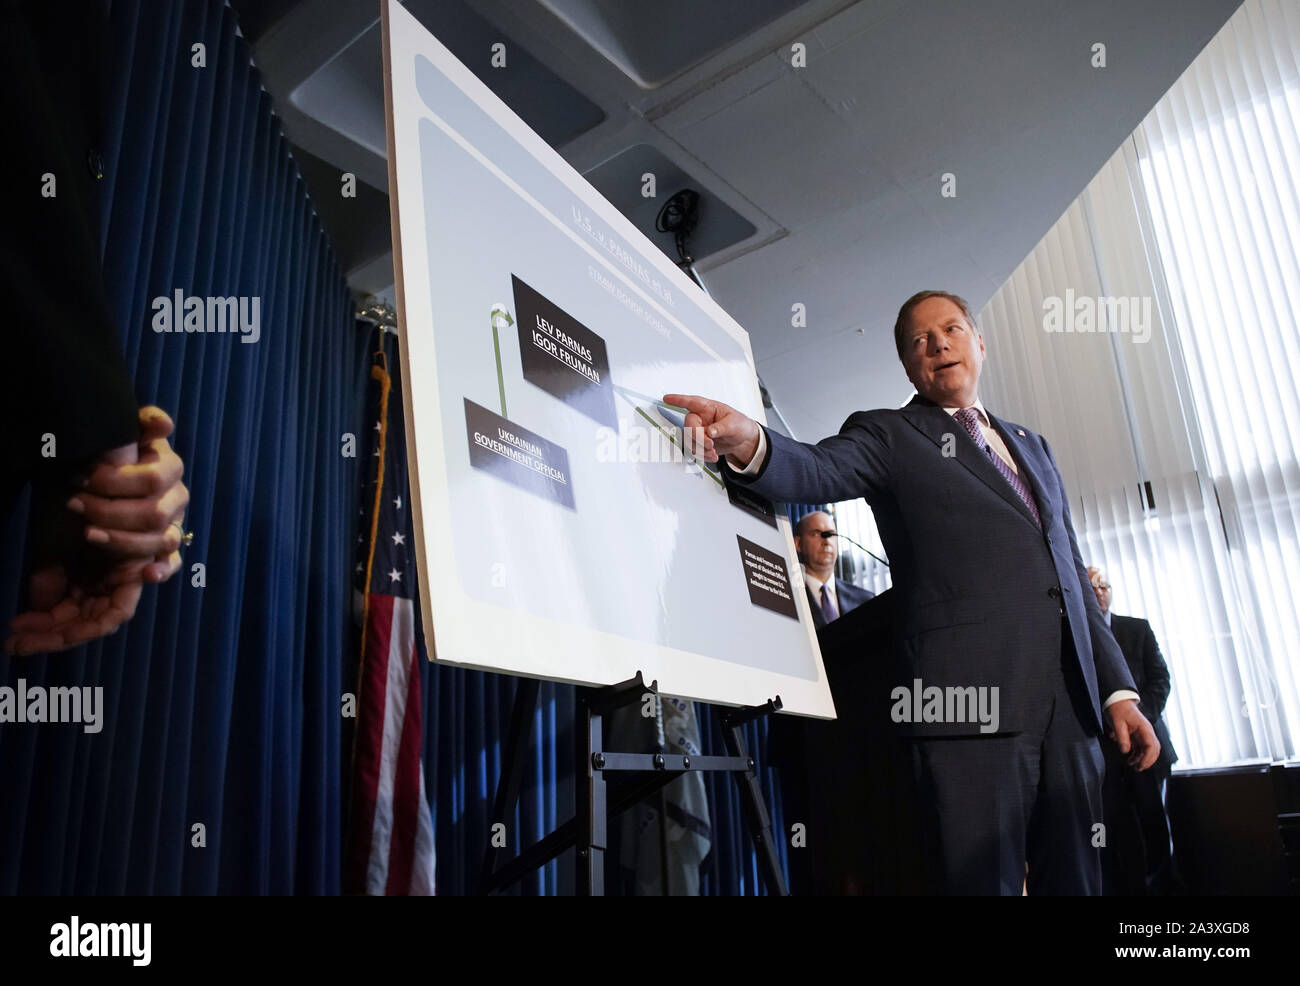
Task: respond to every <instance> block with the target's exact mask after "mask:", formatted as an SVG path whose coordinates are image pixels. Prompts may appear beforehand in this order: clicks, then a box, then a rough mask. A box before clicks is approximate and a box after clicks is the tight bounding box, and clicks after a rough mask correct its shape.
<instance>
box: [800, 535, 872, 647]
mask: <svg viewBox="0 0 1300 986" xmlns="http://www.w3.org/2000/svg"><path fill="white" fill-rule="evenodd" d="M838 538H839V535H838V534H836V533H835V521H833V520H832V519H831V515H830V514H828V513H826V511H824V510H814V511H813V512H812V513H810V514H805V515H804V516H802V517H800V518H799V523H797V524H795V526H794V546H795V550H796V551H798V552H799V561H800V563H801V564H802V565H803V581H804V591H805V592H806V593H807V594H808V605H809V606H810V607H811V608H812V618H813V626H815V627H817V629H819V630H820V629H821V628H822V627H824V626H825V625H826V624H827V623H830V622H831V621H832V620H837V619H839V618H840V617H841V616H843V615H844V614H845V613H848V612H851V611H852V610H855V609H857V608H858V607H859V606H861V605H862V604H863V603H865V602H866V601H867V600H868V599H871V598H872V597H873V596H875V593H874V592H872V591H871V590H870V589H862V588H859V587H858V586H856V585H854V584H853V583H852V582H845V581H844V580H843V579H842V578H839V577H838V576H837V575H836V574H835V559H836V558H838V557H839V554H840V549H839V541H838Z"/></svg>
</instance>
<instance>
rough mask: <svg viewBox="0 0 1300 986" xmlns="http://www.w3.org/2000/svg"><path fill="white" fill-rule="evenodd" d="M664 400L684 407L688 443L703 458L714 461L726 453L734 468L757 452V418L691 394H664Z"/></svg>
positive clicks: (742, 466)
mask: <svg viewBox="0 0 1300 986" xmlns="http://www.w3.org/2000/svg"><path fill="white" fill-rule="evenodd" d="M664 403H665V404H672V405H675V406H676V407H684V408H686V410H687V411H688V412H690V413H688V414H687V415H686V421H685V426H686V439H687V442H688V443H689V445H688V447H689V448H690V449H691V451H692V452H693V453H694V454H695V455H696V456H697V457H698V458H701V459H703V460H704V461H705V462H717V461H718V458H719V457H720V456H723V455H725V456H726V457H727V460H728V462H730V464H731V465H732V466H734V467H735V468H737V469H744V468H745V467H746V466H747V465H749V463H750V461H751V460H752V459H753V458H754V456H755V455H756V454H757V453H758V436H759V428H758V422H757V421H755V420H754V419H753V418H751V417H749V416H748V415H744V414H741V413H740V412H739V411H737V410H736V409H735V408H734V407H728V406H727V405H726V404H723V403H722V402H721V401H711V400H709V399H708V398H707V397H696V396H694V395H690V394H665V395H664Z"/></svg>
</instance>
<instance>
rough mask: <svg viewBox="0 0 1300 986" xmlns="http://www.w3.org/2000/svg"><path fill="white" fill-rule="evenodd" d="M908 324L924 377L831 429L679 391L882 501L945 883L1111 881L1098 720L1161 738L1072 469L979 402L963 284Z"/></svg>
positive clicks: (699, 444)
mask: <svg viewBox="0 0 1300 986" xmlns="http://www.w3.org/2000/svg"><path fill="white" fill-rule="evenodd" d="M894 342H895V346H896V349H897V352H898V356H899V359H900V360H901V361H902V363H903V367H904V369H905V371H906V372H907V376H908V379H909V380H911V382H912V384H913V386H914V387H915V388H916V391H917V396H916V397H915V398H913V400H912V401H911V402H910V403H909V404H908V405H907V406H906V407H904V408H901V409H899V410H876V411H865V412H858V413H856V414H854V415H852V416H851V417H850V418H849V419H848V420H847V421H846V422H845V423H844V426H843V427H842V428H841V429H840V433H839V434H838V435H835V436H832V437H830V438H826V439H823V440H822V441H821V442H819V443H818V444H816V445H806V444H803V443H800V442H796V441H794V440H793V439H789V438H786V437H785V436H783V435H780V434H779V433H777V432H774V431H769V430H767V429H764V428H761V427H760V426H759V425H758V423H757V422H755V421H754V420H753V419H751V418H749V417H748V416H746V415H744V414H742V413H741V412H739V411H736V410H735V409H734V408H731V407H729V406H728V405H726V404H722V403H719V402H717V401H713V400H709V399H707V398H703V397H696V396H689V395H680V394H668V395H665V397H664V400H665V401H666V402H667V403H669V404H673V405H676V406H679V407H685V408H687V410H688V411H689V412H690V413H689V414H688V415H687V416H686V420H685V426H686V430H687V436H688V439H689V440H690V441H691V443H692V445H693V447H694V448H695V450H696V452H697V453H698V454H699V455H701V456H702V457H703V458H705V460H706V461H717V460H718V459H720V458H722V457H726V460H727V462H726V467H727V468H728V469H729V470H730V471H731V472H732V473H733V476H734V477H735V478H737V479H738V480H739V481H741V482H748V483H750V484H751V485H752V487H753V488H754V490H755V491H756V492H758V493H760V494H761V495H763V496H766V497H768V498H769V499H773V500H779V501H785V502H792V501H793V502H800V501H802V502H809V501H812V502H823V503H825V502H838V501H840V500H848V499H853V498H856V497H859V496H862V497H865V498H866V500H867V503H868V504H869V505H870V506H871V509H872V511H873V512H874V514H875V517H876V523H877V525H878V527H879V529H880V534H881V539H882V541H883V542H884V545H885V549H886V551H887V553H888V556H889V561H890V570H891V574H892V576H893V582H894V595H895V597H896V604H895V610H896V612H897V618H896V620H895V621H894V628H893V629H892V630H891V633H892V635H893V638H894V639H893V642H892V648H891V650H892V653H893V654H894V656H895V657H896V658H897V660H898V661H899V663H900V665H901V667H900V672H901V673H900V674H899V680H902V681H906V682H907V685H906V686H902V687H904V690H905V691H906V690H907V689H909V688H910V689H911V699H910V700H908V701H906V702H902V701H900V702H898V703H897V704H896V705H895V706H894V707H893V708H892V709H890V710H889V712H888V713H887V714H889V715H890V716H891V718H893V720H894V722H896V723H900V724H902V725H904V726H905V727H906V729H907V731H908V732H909V733H911V734H912V735H913V736H914V737H915V738H914V739H913V740H912V742H911V748H912V753H913V763H914V767H915V771H916V776H917V781H918V784H919V788H920V792H919V793H920V798H921V801H922V806H923V811H924V816H925V817H924V822H923V826H924V829H925V834H926V836H927V839H926V841H927V849H926V852H927V854H928V855H929V857H930V858H931V859H933V860H934V861H935V862H936V863H937V869H938V871H939V873H940V874H941V879H942V885H943V889H944V890H946V891H947V892H949V893H976V894H994V893H1001V894H1016V895H1018V894H1020V893H1021V892H1022V888H1023V886H1024V884H1025V872H1026V864H1027V865H1028V886H1029V892H1030V893H1031V894H1052V893H1059V894H1096V893H1099V892H1100V890H1101V862H1100V858H1099V854H1098V845H1099V843H1098V842H1097V832H1098V827H1099V826H1100V825H1101V818H1102V810H1101V783H1102V765H1103V761H1102V752H1101V747H1100V745H1099V743H1098V736H1099V734H1100V733H1101V732H1102V731H1103V730H1108V731H1110V732H1111V734H1112V735H1114V736H1115V738H1116V742H1117V743H1118V745H1119V747H1120V749H1121V750H1123V751H1124V752H1125V753H1127V754H1128V755H1129V758H1130V761H1131V762H1132V763H1133V765H1134V766H1135V767H1138V768H1139V769H1145V768H1147V767H1149V766H1150V765H1151V764H1152V763H1154V762H1155V759H1156V756H1157V754H1158V752H1159V744H1158V742H1157V741H1156V737H1155V733H1154V732H1153V731H1152V729H1151V724H1150V723H1148V722H1147V721H1146V719H1145V718H1143V716H1142V714H1141V712H1139V711H1138V707H1137V705H1138V694H1137V692H1136V691H1134V690H1133V689H1134V686H1133V678H1132V675H1131V674H1130V673H1129V670H1128V667H1127V665H1126V664H1125V662H1124V657H1123V655H1122V654H1121V653H1120V651H1119V647H1118V646H1117V645H1116V643H1115V639H1114V638H1113V637H1112V636H1111V635H1110V632H1109V630H1108V629H1107V627H1106V624H1105V621H1104V619H1103V618H1102V615H1101V610H1100V609H1099V608H1098V606H1097V599H1096V597H1095V596H1094V595H1093V593H1092V591H1091V589H1090V588H1089V586H1088V575H1087V570H1086V569H1085V567H1084V565H1083V561H1082V559H1081V558H1080V556H1079V548H1078V544H1077V541H1076V539H1075V535H1074V529H1073V525H1072V523H1071V520H1070V512H1069V507H1068V504H1067V498H1066V495H1065V489H1064V484H1063V483H1062V480H1061V476H1060V472H1059V471H1058V469H1057V467H1056V462H1055V460H1054V458H1053V457H1052V453H1051V450H1050V448H1049V447H1048V445H1047V442H1046V441H1045V440H1044V439H1043V438H1041V437H1040V436H1038V435H1036V434H1034V433H1033V432H1031V431H1029V430H1028V429H1026V428H1024V427H1023V426H1019V425H1015V424H1012V423H1011V422H1007V421H1002V420H1000V419H998V418H996V417H994V416H993V415H991V414H989V413H988V412H987V411H986V410H985V408H984V406H983V404H982V403H981V402H980V400H979V396H978V393H977V384H978V381H979V375H980V371H981V369H982V368H983V365H984V355H985V350H984V341H983V338H982V337H981V335H980V334H979V331H978V330H977V329H976V327H975V321H974V317H973V315H972V314H971V311H970V306H969V305H968V304H967V303H966V302H965V301H964V300H963V299H961V298H960V297H958V296H956V295H953V294H950V293H948V292H943V291H923V292H920V293H918V294H916V295H913V296H912V297H911V298H909V299H908V300H907V301H906V302H905V303H904V304H903V306H902V308H901V309H900V310H899V313H898V319H897V321H896V322H895V325H894ZM897 691H898V689H895V693H897ZM975 706H978V715H977V714H976V708H975ZM840 711H841V714H845V712H846V710H840ZM859 714H864V715H882V714H886V713H885V710H884V708H882V707H880V706H874V705H870V704H869V705H868V706H867V707H866V708H865V709H863V710H861V711H860V713H859Z"/></svg>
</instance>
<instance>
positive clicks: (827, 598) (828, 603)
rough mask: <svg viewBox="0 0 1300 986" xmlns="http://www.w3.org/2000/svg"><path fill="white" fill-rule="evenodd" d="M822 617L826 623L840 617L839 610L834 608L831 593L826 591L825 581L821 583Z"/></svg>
mask: <svg viewBox="0 0 1300 986" xmlns="http://www.w3.org/2000/svg"><path fill="white" fill-rule="evenodd" d="M822 617H823V618H824V619H825V620H826V622H827V623H831V622H833V621H835V620H838V619H839V618H840V611H839V610H838V609H836V608H835V600H834V599H832V598H831V594H830V593H829V592H827V591H826V583H825V582H823V583H822Z"/></svg>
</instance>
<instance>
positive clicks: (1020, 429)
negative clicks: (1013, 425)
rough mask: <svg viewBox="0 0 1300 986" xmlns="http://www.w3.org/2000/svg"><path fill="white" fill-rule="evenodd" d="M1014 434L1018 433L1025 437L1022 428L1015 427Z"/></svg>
mask: <svg viewBox="0 0 1300 986" xmlns="http://www.w3.org/2000/svg"><path fill="white" fill-rule="evenodd" d="M1016 434H1017V435H1019V436H1020V437H1021V438H1024V437H1025V432H1024V429H1023V428H1017V429H1016Z"/></svg>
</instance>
